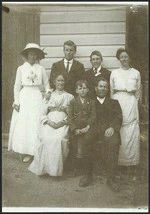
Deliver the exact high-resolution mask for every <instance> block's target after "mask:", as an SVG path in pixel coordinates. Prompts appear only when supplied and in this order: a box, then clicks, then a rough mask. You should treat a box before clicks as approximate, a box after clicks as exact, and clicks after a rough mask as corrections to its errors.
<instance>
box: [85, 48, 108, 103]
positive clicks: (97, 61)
mask: <svg viewBox="0 0 150 214" xmlns="http://www.w3.org/2000/svg"><path fill="white" fill-rule="evenodd" d="M90 61H91V64H92V68H91V69H89V70H87V71H86V72H85V80H86V81H87V82H88V85H89V97H90V98H91V99H95V98H96V93H95V83H96V81H98V79H99V78H101V77H104V78H105V79H107V80H108V82H109V80H110V74H111V72H110V71H109V70H107V69H105V68H103V67H102V66H101V64H102V62H103V57H102V54H101V53H100V52H99V51H97V50H95V51H93V52H92V53H91V55H90ZM108 96H109V93H108Z"/></svg>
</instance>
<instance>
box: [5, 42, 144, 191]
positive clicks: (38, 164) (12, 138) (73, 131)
mask: <svg viewBox="0 0 150 214" xmlns="http://www.w3.org/2000/svg"><path fill="white" fill-rule="evenodd" d="M76 49H77V47H76V44H75V43H74V42H73V41H70V40H69V41H66V42H65V43H64V45H63V51H64V59H62V60H60V61H59V62H56V63H54V64H53V65H52V68H51V73H50V82H49V80H48V77H47V74H46V72H45V69H44V68H43V66H41V65H40V60H41V59H44V58H45V53H44V52H43V50H42V49H41V48H40V47H39V45H37V44H35V43H29V44H27V45H26V47H25V48H24V49H23V50H22V51H21V53H20V54H21V56H22V57H23V58H24V60H25V63H24V64H23V65H21V66H20V67H18V69H17V74H16V80H15V84H14V103H13V109H14V110H13V114H12V119H11V125H10V132H9V142H8V150H13V151H14V152H17V153H20V154H22V155H23V162H29V161H31V160H32V162H31V164H30V166H29V168H28V169H29V170H30V171H31V172H33V173H35V174H37V175H43V174H45V173H48V174H49V175H50V176H62V175H63V169H64V163H65V161H70V162H71V160H72V158H73V159H74V160H75V161H73V162H71V163H72V168H76V167H77V166H80V167H81V168H82V171H83V176H81V178H80V181H79V186H80V187H86V186H88V185H89V184H90V183H91V181H92V170H93V165H92V164H93V162H92V156H93V153H94V148H95V145H96V143H101V145H102V148H103V153H101V154H100V155H102V156H103V157H102V159H103V160H104V162H103V163H102V164H104V165H105V167H106V169H107V184H108V185H109V186H110V187H111V189H112V190H114V191H118V190H119V186H118V185H117V183H116V180H115V176H116V169H117V166H118V165H122V166H133V167H135V166H137V165H138V164H139V159H140V130H139V116H138V101H139V98H140V85H141V82H140V81H141V80H140V73H139V71H137V70H136V69H134V68H133V67H132V66H131V59H130V53H129V52H128V50H127V49H122V48H120V49H118V50H117V53H116V57H117V59H118V60H119V61H120V68H118V69H115V70H113V71H112V72H110V71H109V70H107V69H105V68H103V67H102V65H101V64H102V62H103V57H102V54H101V53H100V52H99V51H97V50H95V51H93V52H92V53H91V55H90V62H91V64H92V68H91V69H89V70H87V71H85V69H84V65H83V64H82V63H80V62H79V61H77V60H75V59H74V55H75V54H76ZM41 85H43V86H44V88H45V95H44V96H43V95H42V92H41V90H40V87H41ZM68 156H69V157H71V158H70V159H67V158H68ZM74 163H75V164H74Z"/></svg>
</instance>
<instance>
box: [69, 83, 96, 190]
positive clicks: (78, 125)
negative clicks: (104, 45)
mask: <svg viewBox="0 0 150 214" xmlns="http://www.w3.org/2000/svg"><path fill="white" fill-rule="evenodd" d="M88 91H89V89H88V85H87V81H85V80H79V81H78V82H77V83H76V93H77V94H78V97H76V98H74V99H73V100H72V101H71V102H70V106H69V114H68V124H69V127H70V131H71V139H72V140H73V141H72V143H76V145H77V151H76V157H77V158H78V160H79V164H80V165H81V166H82V168H83V173H84V175H83V177H81V179H80V182H79V186H80V187H85V186H88V185H89V183H90V182H91V180H92V163H91V156H92V148H93V143H94V142H95V136H96V132H95V129H94V122H95V120H96V112H95V102H94V100H91V99H90V98H88V97H87V93H88Z"/></svg>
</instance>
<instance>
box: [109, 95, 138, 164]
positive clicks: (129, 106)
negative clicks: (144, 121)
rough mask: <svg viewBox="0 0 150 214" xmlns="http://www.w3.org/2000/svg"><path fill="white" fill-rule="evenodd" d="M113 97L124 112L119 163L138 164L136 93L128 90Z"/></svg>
mask: <svg viewBox="0 0 150 214" xmlns="http://www.w3.org/2000/svg"><path fill="white" fill-rule="evenodd" d="M113 99H117V100H118V101H119V103H120V106H121V109H122V114H123V124H122V127H121V130H120V135H121V145H120V149H119V157H118V165H123V166H130V165H137V164H139V160H140V128H139V113H138V104H137V100H136V98H135V96H134V95H132V94H130V93H126V92H118V93H116V94H114V96H113Z"/></svg>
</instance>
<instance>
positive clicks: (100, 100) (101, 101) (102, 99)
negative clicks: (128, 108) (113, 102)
mask: <svg viewBox="0 0 150 214" xmlns="http://www.w3.org/2000/svg"><path fill="white" fill-rule="evenodd" d="M105 98H106V97H103V98H100V97H97V100H98V101H99V102H100V103H101V104H102V103H103V102H104V100H105Z"/></svg>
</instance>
